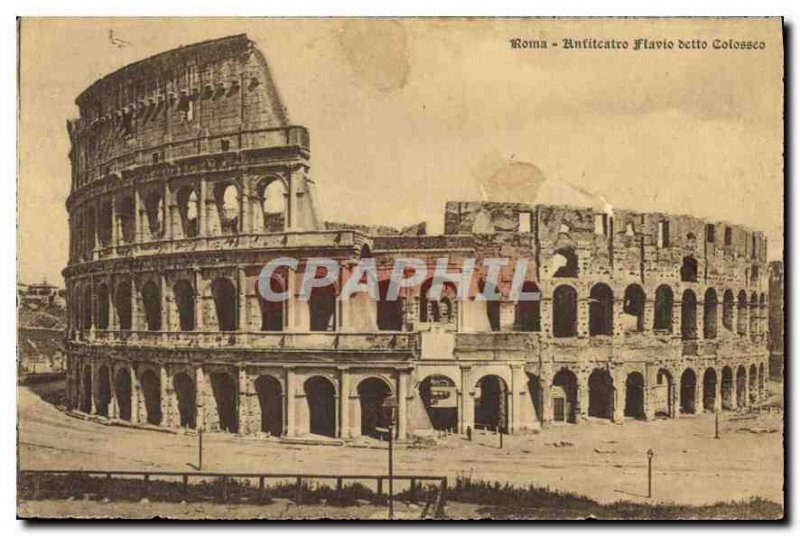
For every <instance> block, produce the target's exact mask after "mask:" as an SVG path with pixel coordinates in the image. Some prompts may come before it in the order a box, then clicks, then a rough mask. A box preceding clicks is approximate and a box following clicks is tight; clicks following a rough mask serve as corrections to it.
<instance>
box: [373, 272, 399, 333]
mask: <svg viewBox="0 0 800 536" xmlns="http://www.w3.org/2000/svg"><path fill="white" fill-rule="evenodd" d="M389 284H390V280H388V279H384V280H383V281H380V282H379V283H378V295H379V299H378V303H377V316H378V318H377V323H378V329H379V330H381V331H402V329H403V302H402V301H400V300H401V298H400V296H398V297H397V299H396V300H388V299H387V298H386V297H387V295H388V292H389Z"/></svg>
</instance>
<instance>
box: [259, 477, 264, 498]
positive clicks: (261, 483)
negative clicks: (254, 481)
mask: <svg viewBox="0 0 800 536" xmlns="http://www.w3.org/2000/svg"><path fill="white" fill-rule="evenodd" d="M258 500H259V501H263V500H264V477H263V476H260V477H258Z"/></svg>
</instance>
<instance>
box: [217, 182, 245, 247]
mask: <svg viewBox="0 0 800 536" xmlns="http://www.w3.org/2000/svg"><path fill="white" fill-rule="evenodd" d="M214 201H215V202H216V205H217V217H218V219H219V227H220V229H219V230H220V233H222V234H236V233H238V232H239V209H240V207H239V188H238V187H237V185H236V183H234V182H232V181H225V182H220V183H219V184H217V185H215V186H214Z"/></svg>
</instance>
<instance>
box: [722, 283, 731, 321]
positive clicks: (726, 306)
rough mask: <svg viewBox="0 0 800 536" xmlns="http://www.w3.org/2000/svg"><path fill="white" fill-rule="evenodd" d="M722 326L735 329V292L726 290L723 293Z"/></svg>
mask: <svg viewBox="0 0 800 536" xmlns="http://www.w3.org/2000/svg"><path fill="white" fill-rule="evenodd" d="M722 326H723V327H724V328H725V329H727V330H728V331H731V332H732V331H733V292H732V291H731V289H727V290H725V292H724V293H723V295H722Z"/></svg>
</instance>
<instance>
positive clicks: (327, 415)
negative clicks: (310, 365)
mask: <svg viewBox="0 0 800 536" xmlns="http://www.w3.org/2000/svg"><path fill="white" fill-rule="evenodd" d="M303 388H304V390H305V394H306V401H307V402H308V417H309V423H308V428H309V432H311V433H312V434H318V435H323V436H328V437H336V389H335V387H334V385H333V383H331V381H330V380H329V379H327V378H324V377H322V376H313V377H311V378H309V379H308V380H306V382H305V384H304V385H303Z"/></svg>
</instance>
